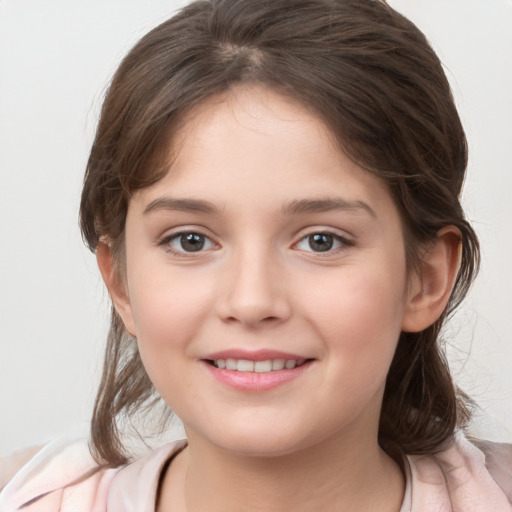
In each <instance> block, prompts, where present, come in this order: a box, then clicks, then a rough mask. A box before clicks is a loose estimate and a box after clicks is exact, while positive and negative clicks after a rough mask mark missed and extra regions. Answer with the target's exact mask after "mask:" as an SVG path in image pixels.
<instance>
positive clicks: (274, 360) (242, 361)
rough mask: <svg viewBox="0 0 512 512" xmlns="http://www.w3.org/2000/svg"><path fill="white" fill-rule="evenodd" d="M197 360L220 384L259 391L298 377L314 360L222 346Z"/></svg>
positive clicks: (276, 352)
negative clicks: (222, 348) (217, 350)
mask: <svg viewBox="0 0 512 512" xmlns="http://www.w3.org/2000/svg"><path fill="white" fill-rule="evenodd" d="M201 361H202V363H203V364H204V367H205V368H206V369H208V370H209V372H208V373H210V375H211V376H212V377H213V378H214V379H215V380H217V381H218V382H220V383H222V385H224V386H227V387H229V388H231V389H234V390H236V391H242V392H250V393H261V392H263V391H267V390H271V389H274V388H277V387H280V386H282V385H285V384H287V383H289V382H292V381H294V380H296V379H300V378H301V376H302V375H304V374H305V373H309V371H308V369H309V368H311V367H312V366H313V363H314V362H315V361H316V360H315V359H311V358H305V357H304V356H302V355H296V354H290V353H285V352H278V351H275V350H259V351H247V350H225V351H222V352H216V353H212V354H208V355H207V356H206V357H204V358H203V359H201Z"/></svg>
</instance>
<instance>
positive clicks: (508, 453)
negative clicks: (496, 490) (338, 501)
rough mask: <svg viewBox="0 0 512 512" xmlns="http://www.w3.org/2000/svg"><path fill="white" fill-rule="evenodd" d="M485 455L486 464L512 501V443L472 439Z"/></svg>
mask: <svg viewBox="0 0 512 512" xmlns="http://www.w3.org/2000/svg"><path fill="white" fill-rule="evenodd" d="M472 443H473V444H474V445H475V446H477V447H478V449H479V450H480V451H481V452H482V453H483V454H484V456H485V466H486V468H487V469H488V471H489V473H490V474H491V476H492V477H493V478H494V480H495V481H496V483H497V484H498V485H499V486H500V487H501V489H502V490H503V492H504V493H505V495H506V496H507V498H508V500H509V501H510V502H511V503H512V444H507V443H491V442H489V441H481V440H472Z"/></svg>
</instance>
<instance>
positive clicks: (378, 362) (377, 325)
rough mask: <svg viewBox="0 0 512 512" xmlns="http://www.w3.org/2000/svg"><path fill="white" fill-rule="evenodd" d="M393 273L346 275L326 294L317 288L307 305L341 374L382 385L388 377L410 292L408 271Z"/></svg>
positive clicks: (308, 311) (326, 348) (306, 307)
mask: <svg viewBox="0 0 512 512" xmlns="http://www.w3.org/2000/svg"><path fill="white" fill-rule="evenodd" d="M387 270H388V271H386V268H385V269H384V271H383V272H372V271H371V269H369V270H368V271H367V272H358V273H355V272H354V273H346V274H344V275H343V276H340V277H339V279H336V280H332V281H331V282H332V284H330V285H329V284H328V283H326V284H325V287H324V292H323V293H322V292H320V290H319V289H318V288H317V289H316V292H315V293H314V294H313V295H312V296H311V297H310V300H309V301H308V303H307V304H306V306H305V309H306V311H307V313H306V314H307V315H309V318H311V319H312V323H313V324H314V325H315V328H316V330H317V332H318V334H319V336H320V337H321V338H322V339H323V340H324V345H325V350H326V351H327V352H328V354H329V356H330V357H331V356H332V360H333V361H335V364H336V365H337V367H338V369H339V368H341V371H340V374H343V373H345V374H350V375H354V374H358V375H359V378H370V379H371V378H372V376H374V377H375V378H376V379H377V380H381V379H382V377H383V376H385V375H386V374H387V371H388V368H389V365H390V364H391V360H392V357H393V354H394V351H395V348H396V344H397V342H398V338H399V335H400V328H401V320H402V316H403V311H404V289H405V276H403V274H404V272H403V269H402V268H401V269H400V270H401V271H397V272H395V273H394V272H393V271H392V269H391V268H388V269H387ZM392 276H394V278H392ZM336 283H337V284H336ZM317 284H318V283H317ZM326 290H327V291H326ZM365 376H366V377H365Z"/></svg>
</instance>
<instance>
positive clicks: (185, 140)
mask: <svg viewBox="0 0 512 512" xmlns="http://www.w3.org/2000/svg"><path fill="white" fill-rule="evenodd" d="M169 140H170V142H169V143H168V146H167V149H166V150H167V152H168V156H169V161H170V162H171V164H170V166H169V170H168V172H167V174H166V175H165V176H164V177H163V178H162V179H161V180H160V181H158V182H157V183H156V184H154V185H153V186H151V187H148V188H146V189H142V190H141V191H139V192H138V193H137V194H136V195H135V198H134V199H137V200H138V199H141V200H143V202H145V203H146V205H147V204H148V203H149V202H150V201H153V200H154V199H155V197H158V196H159V195H162V194H164V195H165V194H171V195H173V196H180V197H201V198H204V199H207V200H208V201H210V202H212V203H215V204H217V205H219V206H220V207H222V208H226V207H228V206H235V205H238V206H239V207H242V206H243V205H244V204H245V203H246V202H247V201H248V200H249V199H253V198H257V200H258V205H259V206H265V205H268V206H269V207H270V206H273V207H274V209H275V208H277V207H280V206H279V205H278V203H283V202H286V201H295V200H300V199H302V198H304V197H305V196H307V197H309V198H315V197H322V198H325V197H326V196H342V197H343V199H345V200H347V201H353V202H354V201H363V200H364V202H365V203H372V204H373V205H374V207H375V208H376V209H379V208H380V207H381V206H384V207H386V208H388V207H389V203H390V201H391V198H390V194H389V192H388V190H387V187H386V185H385V183H384V182H383V180H381V179H380V178H378V177H376V176H375V175H373V174H371V173H369V172H368V171H366V170H364V169H362V168H361V167H360V166H358V165H357V164H355V163H354V162H353V161H352V160H350V158H348V157H347V155H346V154H345V153H343V151H341V149H340V147H339V145H338V144H337V142H336V140H335V138H334V136H333V135H332V133H331V132H330V130H329V129H328V128H327V126H326V124H325V123H324V122H323V121H322V120H321V119H320V118H319V117H318V116H317V115H315V114H314V113H313V112H312V111H311V110H310V109H307V108H306V107H304V106H303V105H302V104H301V103H299V102H298V101H296V100H294V99H293V98H290V97H287V96H284V95H282V94H280V93H278V92H276V91H274V90H272V89H269V88H267V87H264V86H255V85H254V86H240V87H237V88H234V89H232V90H230V91H227V92H225V93H222V94H219V95H216V96H213V97H211V98H209V99H208V100H205V101H204V102H202V103H200V104H199V105H197V106H195V107H194V108H193V109H191V110H190V111H189V112H187V113H186V114H185V115H184V116H183V117H182V119H181V120H180V125H179V129H178V130H175V131H174V135H173V137H172V138H170V139H169ZM281 206H282V205H281Z"/></svg>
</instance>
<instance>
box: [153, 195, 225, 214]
mask: <svg viewBox="0 0 512 512" xmlns="http://www.w3.org/2000/svg"><path fill="white" fill-rule="evenodd" d="M159 210H177V211H182V212H189V213H206V214H214V215H218V214H219V210H218V209H217V207H216V206H215V205H214V204H213V203H210V202H209V201H203V200H200V199H175V198H172V197H158V198H157V199H155V200H153V201H151V203H149V204H148V205H147V206H146V208H145V209H144V215H146V214H148V213H150V212H154V211H159Z"/></svg>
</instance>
